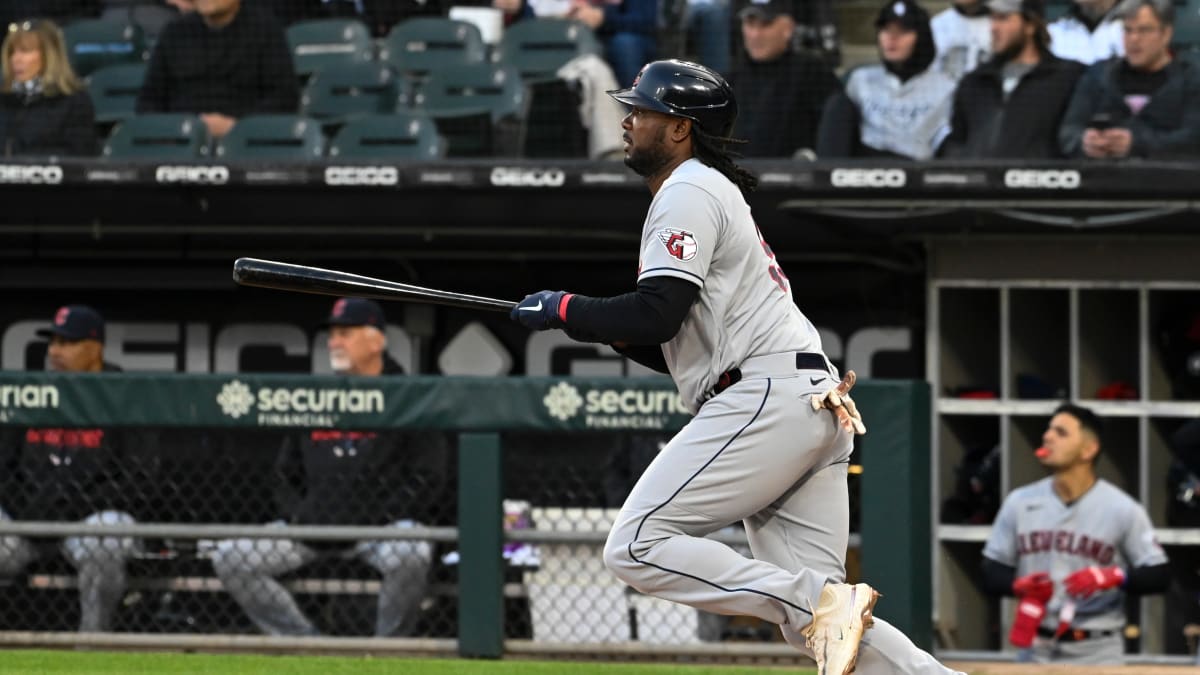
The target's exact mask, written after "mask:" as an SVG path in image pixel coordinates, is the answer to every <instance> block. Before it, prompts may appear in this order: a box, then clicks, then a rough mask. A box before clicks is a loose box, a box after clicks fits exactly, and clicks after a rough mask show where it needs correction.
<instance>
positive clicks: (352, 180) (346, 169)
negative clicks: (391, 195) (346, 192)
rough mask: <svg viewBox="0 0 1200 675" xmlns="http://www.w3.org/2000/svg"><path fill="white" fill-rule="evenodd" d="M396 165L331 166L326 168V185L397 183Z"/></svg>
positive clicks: (398, 175)
mask: <svg viewBox="0 0 1200 675" xmlns="http://www.w3.org/2000/svg"><path fill="white" fill-rule="evenodd" d="M399 183H400V172H399V171H397V170H396V167H394V166H331V167H327V168H326V169H325V184H326V185H397V184H399Z"/></svg>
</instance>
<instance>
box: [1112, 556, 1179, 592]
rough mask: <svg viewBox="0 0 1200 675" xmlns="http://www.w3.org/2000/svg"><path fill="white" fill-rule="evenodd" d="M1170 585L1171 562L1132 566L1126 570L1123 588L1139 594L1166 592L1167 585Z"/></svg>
mask: <svg viewBox="0 0 1200 675" xmlns="http://www.w3.org/2000/svg"><path fill="white" fill-rule="evenodd" d="M1170 585H1171V565H1170V564H1169V563H1162V564H1160V565H1146V566H1144V567H1130V568H1129V569H1127V570H1125V585H1124V586H1123V588H1124V589H1125V592H1126V593H1136V594H1138V595H1149V594H1153V593H1165V592H1166V590H1167V587H1168V586H1170Z"/></svg>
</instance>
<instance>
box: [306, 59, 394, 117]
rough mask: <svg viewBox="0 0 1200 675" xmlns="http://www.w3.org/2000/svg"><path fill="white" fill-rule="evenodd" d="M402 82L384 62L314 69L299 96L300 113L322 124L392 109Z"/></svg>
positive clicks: (347, 64) (386, 111)
mask: <svg viewBox="0 0 1200 675" xmlns="http://www.w3.org/2000/svg"><path fill="white" fill-rule="evenodd" d="M402 85H403V81H402V80H401V78H400V77H399V76H398V75H397V74H396V71H395V70H393V69H392V67H391V66H390V65H388V64H386V63H379V62H377V61H372V62H370V63H346V64H341V65H333V66H329V67H327V68H323V69H321V70H319V71H317V72H316V73H315V74H314V75H313V77H312V79H311V80H309V81H308V84H307V85H306V86H305V87H304V92H303V94H302V95H301V97H300V114H302V115H308V116H309V117H313V118H316V119H319V120H321V121H322V122H323V123H325V124H341V123H343V122H345V121H346V120H347V119H348V118H351V117H354V116H360V115H369V114H375V113H390V112H392V111H394V110H395V109H396V106H397V103H398V101H402V100H404V99H405V98H406V96H404V95H402V91H401V89H402Z"/></svg>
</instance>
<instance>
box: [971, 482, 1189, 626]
mask: <svg viewBox="0 0 1200 675" xmlns="http://www.w3.org/2000/svg"><path fill="white" fill-rule="evenodd" d="M1053 481H1054V479H1053V478H1044V479H1042V480H1040V481H1037V482H1036V483H1031V484H1029V485H1026V486H1024V487H1020V488H1017V489H1016V490H1013V491H1012V493H1011V494H1009V495H1008V497H1006V498H1005V500H1004V504H1002V505H1001V507H1000V514H999V515H998V516H996V522H995V523H994V524H993V525H992V532H991V535H990V536H989V537H988V541H987V545H986V546H984V548H983V555H985V556H986V557H988V558H991V559H992V560H995V561H996V562H999V563H1002V564H1004V565H1009V566H1012V567H1015V568H1016V569H1017V576H1018V577H1021V576H1024V575H1026V574H1032V573H1034V572H1047V573H1049V575H1050V578H1051V579H1052V580H1053V581H1054V596H1053V597H1052V598H1051V599H1050V602H1049V604H1047V606H1046V609H1047V611H1046V617H1045V618H1044V619H1043V620H1042V625H1043V626H1044V627H1046V628H1055V627H1057V625H1058V610H1059V608H1060V607H1061V606H1062V604H1063V601H1064V600H1065V599H1066V593H1065V589H1064V586H1063V581H1064V580H1065V579H1066V578H1067V577H1068V576H1070V575H1071V573H1072V572H1075V571H1077V570H1081V569H1084V568H1087V567H1091V566H1096V567H1110V566H1113V565H1115V566H1117V567H1120V568H1121V569H1124V570H1128V569H1129V568H1130V567H1142V566H1145V565H1159V564H1162V563H1165V562H1166V561H1167V556H1166V554H1165V553H1163V549H1162V547H1161V546H1159V544H1158V541H1157V540H1156V539H1155V538H1154V526H1153V525H1151V524H1150V517H1149V516H1147V515H1146V511H1145V509H1143V508H1142V506H1141V505H1140V504H1138V503H1137V502H1135V501H1134V500H1133V499H1132V498H1131V497H1130V496H1129V495H1127V494H1125V493H1124V492H1122V491H1121V490H1120V489H1119V488H1117V487H1115V486H1114V485H1113V484H1111V483H1109V482H1108V481H1105V480H1102V479H1101V480H1097V481H1096V484H1095V485H1094V486H1092V489H1090V490H1088V491H1087V492H1086V493H1085V494H1084V495H1083V496H1082V497H1080V498H1079V499H1076V500H1075V501H1074V502H1073V503H1071V504H1064V503H1063V501H1062V500H1061V499H1059V497H1058V495H1057V494H1056V493H1055V492H1054V486H1053ZM1122 596H1123V593H1122V592H1121V590H1120V589H1119V588H1114V589H1111V590H1108V591H1102V592H1099V593H1096V594H1094V595H1092V597H1090V598H1087V599H1086V600H1076V610H1075V621H1074V623H1073V624H1072V625H1073V626H1074V627H1075V628H1081V629H1084V630H1113V629H1119V628H1122V627H1123V626H1124V625H1125V611H1124V602H1123V597H1122Z"/></svg>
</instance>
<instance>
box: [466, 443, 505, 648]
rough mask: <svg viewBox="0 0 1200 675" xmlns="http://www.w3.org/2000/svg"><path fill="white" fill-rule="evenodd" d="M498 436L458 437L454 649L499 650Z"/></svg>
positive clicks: (501, 637) (501, 521)
mask: <svg viewBox="0 0 1200 675" xmlns="http://www.w3.org/2000/svg"><path fill="white" fill-rule="evenodd" d="M501 458H502V453H501V450H500V434H498V433H464V434H460V435H459V437H458V528H459V529H458V532H459V541H458V550H459V551H460V552H461V554H462V557H461V559H460V561H459V565H458V653H459V655H460V656H464V657H475V658H499V657H500V656H501V655H502V654H503V652H504V557H503V553H502V549H503V546H504V510H503V502H502V500H503V496H502V494H501V493H502V483H503V473H502V465H501Z"/></svg>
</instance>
